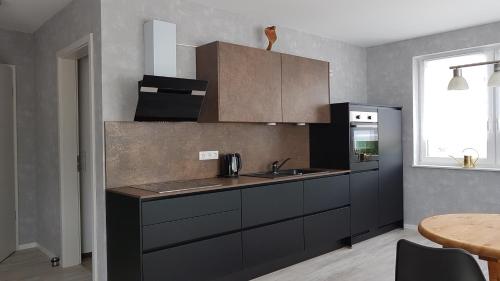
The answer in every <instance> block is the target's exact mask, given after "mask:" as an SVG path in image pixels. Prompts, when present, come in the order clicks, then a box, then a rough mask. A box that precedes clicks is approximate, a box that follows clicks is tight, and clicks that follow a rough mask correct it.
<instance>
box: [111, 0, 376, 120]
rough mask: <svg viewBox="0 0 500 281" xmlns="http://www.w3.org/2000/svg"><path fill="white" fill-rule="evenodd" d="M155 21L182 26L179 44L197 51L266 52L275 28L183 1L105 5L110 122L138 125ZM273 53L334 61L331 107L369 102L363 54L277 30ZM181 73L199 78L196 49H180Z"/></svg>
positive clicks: (361, 50)
mask: <svg viewBox="0 0 500 281" xmlns="http://www.w3.org/2000/svg"><path fill="white" fill-rule="evenodd" d="M150 19H159V20H164V21H168V22H172V23H175V24H177V42H178V43H182V44H189V45H195V46H199V45H203V44H206V43H210V42H212V41H216V40H219V41H226V42H231V43H237V44H242V45H247V46H253V47H259V48H265V47H266V46H267V43H266V42H267V41H266V37H265V36H264V33H263V29H264V27H265V26H266V25H267V24H271V23H257V22H255V21H253V20H251V19H249V18H246V17H245V16H242V15H236V14H232V13H229V12H225V11H220V10H216V9H212V8H206V7H204V6H200V5H198V4H193V3H189V2H188V1H181V0H170V1H164V0H144V1H125V0H102V34H103V36H102V37H103V41H102V48H103V49H102V51H103V61H102V70H103V73H102V74H103V93H104V95H103V111H104V113H103V114H104V120H105V121H128V120H132V119H133V116H134V113H135V107H136V104H137V81H138V80H140V79H141V78H142V75H143V74H144V46H143V31H142V29H143V23H144V22H145V21H146V20H150ZM273 50H275V51H278V52H283V53H290V54H297V55H300V56H305V57H311V58H317V59H322V60H327V61H330V62H331V68H332V70H333V76H332V79H331V97H332V101H333V102H342V101H355V102H366V50H365V49H364V48H360V47H355V46H352V45H348V44H344V43H341V42H338V41H334V40H331V39H325V38H321V37H318V36H313V35H309V34H306V33H302V32H298V31H295V30H290V29H287V28H283V27H279V26H278V41H277V44H276V45H275V47H274V48H273ZM177 73H178V76H179V77H185V78H194V77H195V75H196V65H195V49H194V48H192V47H184V46H178V48H177Z"/></svg>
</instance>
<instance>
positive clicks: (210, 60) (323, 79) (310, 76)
mask: <svg viewBox="0 0 500 281" xmlns="http://www.w3.org/2000/svg"><path fill="white" fill-rule="evenodd" d="M329 73H330V72H329V63H328V62H324V61H319V60H314V59H308V58H302V57H298V56H292V55H286V54H280V53H276V52H271V51H266V50H263V49H257V48H251V47H245V46H240V45H235V44H230V43H224V42H213V43H210V44H207V45H203V46H200V47H198V48H196V77H197V79H201V80H207V81H208V89H207V93H206V95H205V99H204V101H203V105H202V108H201V111H200V116H199V118H198V121H199V122H256V123H282V122H284V123H329V122H330V107H329V104H330V90H329V89H330V74H329Z"/></svg>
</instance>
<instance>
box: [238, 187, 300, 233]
mask: <svg viewBox="0 0 500 281" xmlns="http://www.w3.org/2000/svg"><path fill="white" fill-rule="evenodd" d="M303 196H304V195H303V182H302V181H299V182H291V183H283V184H275V185H267V186H261V187H255V188H248V189H244V190H242V191H241V201H242V224H243V227H244V228H246V227H251V226H256V225H260V224H265V223H269V222H275V221H279V220H284V219H289V218H293V217H297V216H301V215H302V208H303ZM278 202H279V203H278Z"/></svg>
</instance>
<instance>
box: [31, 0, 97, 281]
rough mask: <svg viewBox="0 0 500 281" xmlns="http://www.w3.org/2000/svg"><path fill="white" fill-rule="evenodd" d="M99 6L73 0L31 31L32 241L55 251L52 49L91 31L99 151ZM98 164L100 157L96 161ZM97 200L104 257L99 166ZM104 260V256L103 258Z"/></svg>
mask: <svg viewBox="0 0 500 281" xmlns="http://www.w3.org/2000/svg"><path fill="white" fill-rule="evenodd" d="M100 8H101V4H100V0H74V1H73V2H71V3H70V4H69V5H68V6H66V7H65V8H64V9H63V10H61V11H60V12H59V13H57V14H56V15H55V16H54V17H52V18H51V19H50V20H48V21H47V22H46V23H45V24H43V26H42V27H40V29H38V30H37V31H36V32H35V34H34V37H35V42H34V46H35V58H36V59H35V60H36V61H35V66H36V68H35V81H36V91H37V95H38V98H37V100H36V101H35V103H36V104H37V116H36V118H34V119H33V120H32V121H31V122H34V123H35V124H36V127H37V138H36V145H37V179H38V182H37V189H38V193H37V202H38V206H37V208H36V211H37V214H38V219H37V234H38V235H37V242H38V243H39V244H40V245H42V246H43V247H45V248H46V249H48V250H49V251H51V252H53V253H54V254H56V255H60V254H61V229H60V227H61V225H60V214H61V210H60V192H59V154H58V153H59V152H58V116H57V112H58V110H57V108H58V95H57V60H56V53H57V51H59V50H61V49H63V48H65V47H67V46H69V45H70V44H72V43H74V42H75V41H77V40H79V39H81V38H82V37H84V36H86V35H88V34H89V33H94V50H95V55H96V57H95V60H94V71H95V77H94V79H95V81H94V82H95V88H94V91H95V98H96V100H95V102H96V105H97V107H96V108H95V114H96V130H97V131H96V142H97V150H98V151H97V153H98V155H102V153H103V151H102V144H103V141H102V138H103V136H102V128H103V125H102V121H101V120H102V115H101V112H102V108H101V40H100V39H101V35H100V34H101V33H100V31H101V24H100V18H101V12H100ZM98 163H99V164H102V159H100V160H98ZM97 171H98V174H97V183H98V186H97V187H96V188H97V194H96V195H95V196H96V198H97V204H98V208H99V211H98V212H97V214H98V223H97V226H96V228H97V232H98V233H99V237H98V244H97V250H98V251H97V253H94V254H96V255H97V256H99V257H103V258H105V257H106V255H105V252H106V249H105V209H104V189H103V185H102V182H103V172H102V171H103V167H102V166H100V167H97ZM104 261H105V260H104ZM104 261H102V262H98V263H97V266H98V272H99V274H100V276H105V275H106V272H105V262H104Z"/></svg>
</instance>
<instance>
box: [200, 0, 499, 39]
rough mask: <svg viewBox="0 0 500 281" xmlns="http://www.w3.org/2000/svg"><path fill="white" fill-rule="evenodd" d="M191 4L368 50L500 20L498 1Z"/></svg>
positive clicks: (213, 0) (210, 0)
mask: <svg viewBox="0 0 500 281" xmlns="http://www.w3.org/2000/svg"><path fill="white" fill-rule="evenodd" d="M191 1H194V2H197V3H199V4H203V5H206V6H209V7H214V8H218V9H222V10H227V11H231V12H234V13H239V14H245V15H246V16H248V17H249V18H253V19H256V20H258V21H262V23H263V24H274V25H278V26H285V27H289V28H293V29H297V30H301V31H304V32H308V33H312V34H316V35H320V36H323V37H327V38H332V39H337V40H340V41H344V42H347V43H351V44H355V45H359V46H365V47H366V46H374V45H380V44H384V43H388V42H394V41H399V40H403V39H409V38H414V37H419V36H424V35H429V34H434V33H440V32H444V31H449V30H455V29H460V28H464V27H470V26H475V25H480V24H484V23H490V22H495V21H500V1H499V0H191ZM278 36H279V30H278Z"/></svg>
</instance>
